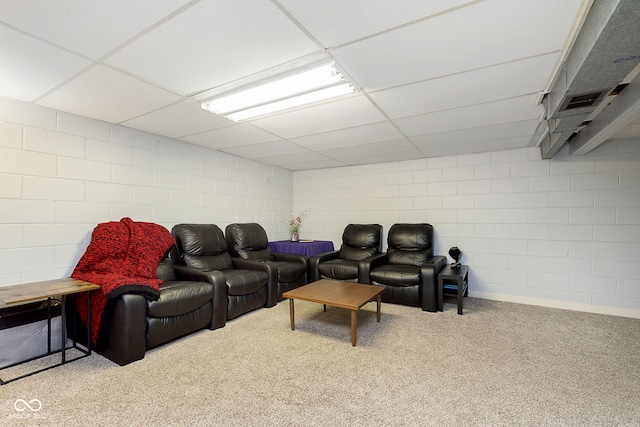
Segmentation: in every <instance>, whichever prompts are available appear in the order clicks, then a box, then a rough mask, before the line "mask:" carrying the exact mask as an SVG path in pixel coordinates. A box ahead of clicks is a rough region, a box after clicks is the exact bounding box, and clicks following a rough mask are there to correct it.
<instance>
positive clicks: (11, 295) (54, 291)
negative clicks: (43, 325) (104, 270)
mask: <svg viewBox="0 0 640 427" xmlns="http://www.w3.org/2000/svg"><path fill="white" fill-rule="evenodd" d="M96 289H100V286H99V285H96V284H93V283H89V282H83V281H81V280H76V279H72V278H66V279H54V280H47V281H44V282H33V283H23V284H19V285H13V286H3V287H0V309H1V308H7V307H14V306H18V305H22V304H27V303H30V302H34V301H42V300H46V301H47V306H48V309H47V311H48V316H47V329H48V332H47V336H48V345H47V347H48V351H47V353H45V354H43V355H41V356H36V357H33V358H31V359H28V360H24V361H22V362H17V363H13V364H11V365H8V366H4V367H3V368H2V369H0V371H2V370H3V369H8V368H11V367H14V366H18V365H20V364H22V363H26V362H30V361H32V360H36V359H40V358H42V357H46V356H50V355H52V354H55V353H57V352H58V351H51V311H52V310H51V301H53V300H57V301H59V302H60V306H61V308H60V309H61V317H62V328H61V329H62V336H61V346H60V347H61V349H60V354H61V361H60V363H57V364H55V365H51V366H47V367H45V368H42V369H38V370H36V371H34V372H29V373H27V374H24V375H20V376H18V377H15V378H12V379H10V380H6V381H4V380H2V378H0V385H5V384H8V383H10V382H12V381H15V380H18V379H20V378H24V377H28V376H30V375H33V374H36V373H38V372H42V371H46V370H48V369H51V368H55V367H57V366H61V365H64V364H65V363H68V362H72V361H74V360H78V359H81V358H83V357H87V356H90V355H91V336H90V331H91V291H94V290H96ZM82 292H88V293H89V294H88V298H87V345H86V347H85V348H80V347H78V342H77V340H76V338H77V337H76V333H75V328H74V336H73V345H72V347H69V348H68V347H67V328H66V300H67V295H75V294H79V293H82ZM75 316H77V313H75V315H74V325H75ZM71 348H74V349H76V350H78V351H79V352H80V353H81V355H80V356H78V357H75V358H74V359H71V360H67V355H66V350H68V349H71Z"/></svg>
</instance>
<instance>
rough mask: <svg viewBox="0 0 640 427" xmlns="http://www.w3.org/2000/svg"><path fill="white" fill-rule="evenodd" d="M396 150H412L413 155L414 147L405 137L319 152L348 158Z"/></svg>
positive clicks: (332, 156) (333, 156) (338, 157)
mask: <svg viewBox="0 0 640 427" xmlns="http://www.w3.org/2000/svg"><path fill="white" fill-rule="evenodd" d="M396 151H413V152H414V155H415V151H416V147H415V146H414V145H413V144H411V143H410V142H409V141H407V140H406V139H395V140H392V141H382V142H373V143H370V144H360V145H352V146H349V147H340V148H332V149H329V150H319V151H318V152H319V153H320V154H324V155H325V156H327V157H331V158H335V159H345V160H347V161H348V159H350V158H353V157H363V156H365V155H378V154H391V153H394V152H396Z"/></svg>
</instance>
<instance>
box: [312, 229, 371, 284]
mask: <svg viewBox="0 0 640 427" xmlns="http://www.w3.org/2000/svg"><path fill="white" fill-rule="evenodd" d="M381 248H382V226H381V225H379V224H349V225H347V226H346V227H345V229H344V232H343V233H342V245H341V246H340V249H339V250H337V251H332V252H326V253H324V254H319V255H315V256H312V257H311V258H310V259H309V272H310V276H311V277H310V281H316V280H320V279H331V280H343V281H347V282H359V283H365V284H366V283H369V266H370V264H371V261H372V260H373V259H375V258H376V257H379V256H381V255H382V253H381V252H380V250H381Z"/></svg>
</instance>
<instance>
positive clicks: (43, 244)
mask: <svg viewBox="0 0 640 427" xmlns="http://www.w3.org/2000/svg"><path fill="white" fill-rule="evenodd" d="M292 175H293V174H292V172H291V171H287V170H284V169H281V168H277V167H272V166H268V165H264V164H261V163H257V162H253V161H249V160H244V159H241V158H239V157H235V156H231V155H227V154H224V153H222V152H219V151H214V150H210V149H207V148H203V147H200V146H196V145H192V144H188V143H184V142H180V141H177V140H171V139H168V138H163V137H159V136H155V135H151V134H149V133H145V132H140V131H136V130H133V129H130V128H126V127H122V126H116V125H112V124H109V123H105V122H100V121H97V120H92V119H88V118H85V117H79V116H74V115H70V114H66V113H61V112H57V111H54V110H50V109H47V108H40V107H36V106H33V105H30V104H26V103H22V102H18V101H13V100H7V99H2V98H0V236H1V237H0V285H12V284H16V283H23V282H32V281H39V280H47V279H53V278H59V277H66V276H68V275H69V274H71V272H72V271H73V267H75V265H76V263H77V261H78V259H79V258H80V256H81V255H82V254H83V253H84V250H85V248H86V245H87V244H88V243H89V241H90V238H91V231H92V230H93V228H94V227H95V226H96V224H98V223H100V222H105V221H118V220H120V219H121V218H122V217H130V218H132V219H134V220H137V221H150V222H156V223H159V224H162V225H163V226H165V227H166V228H168V229H171V227H173V225H175V224H177V223H181V222H195V223H197V222H200V223H215V224H217V225H219V226H220V227H221V228H222V229H223V230H224V227H226V225H227V224H230V223H233V222H259V223H260V224H262V225H263V226H264V227H265V229H266V230H267V233H268V234H269V237H270V238H271V239H285V238H287V237H288V236H289V233H288V227H287V224H286V220H287V216H288V215H289V214H290V213H291V210H292Z"/></svg>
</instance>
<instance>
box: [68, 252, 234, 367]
mask: <svg viewBox="0 0 640 427" xmlns="http://www.w3.org/2000/svg"><path fill="white" fill-rule="evenodd" d="M174 259H177V251H176V248H175V247H173V248H172V249H171V250H170V251H169V253H168V256H165V258H164V259H163V260H162V261H161V262H160V264H159V265H158V267H157V269H156V271H157V275H158V278H159V279H162V280H163V283H162V284H161V285H160V298H159V299H158V300H157V301H149V300H148V299H146V298H145V297H144V296H142V295H136V294H124V295H121V296H119V297H118V298H117V300H116V301H115V303H114V306H113V312H112V315H111V326H110V328H109V332H108V340H107V343H106V344H105V345H106V346H105V347H103V348H96V351H97V352H98V353H100V354H102V355H103V356H105V357H106V358H108V359H110V360H112V361H113V362H115V363H117V364H119V365H126V364H129V363H131V362H134V361H136V360H140V359H142V358H144V355H145V353H146V350H147V349H151V348H153V347H157V346H159V345H161V344H164V343H167V342H169V341H172V340H174V339H176V338H179V337H181V336H183V335H187V334H189V333H192V332H195V331H198V330H200V329H203V328H208V329H217V328H220V327H223V326H224V324H225V323H224V321H225V317H224V316H225V314H226V297H225V289H224V286H223V285H222V284H221V283H217V282H216V281H215V278H214V277H213V276H211V275H209V274H207V273H204V272H202V271H192V270H189V269H183V268H180V267H179V266H174ZM82 326H84V325H82ZM80 336H83V335H82V334H80Z"/></svg>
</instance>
